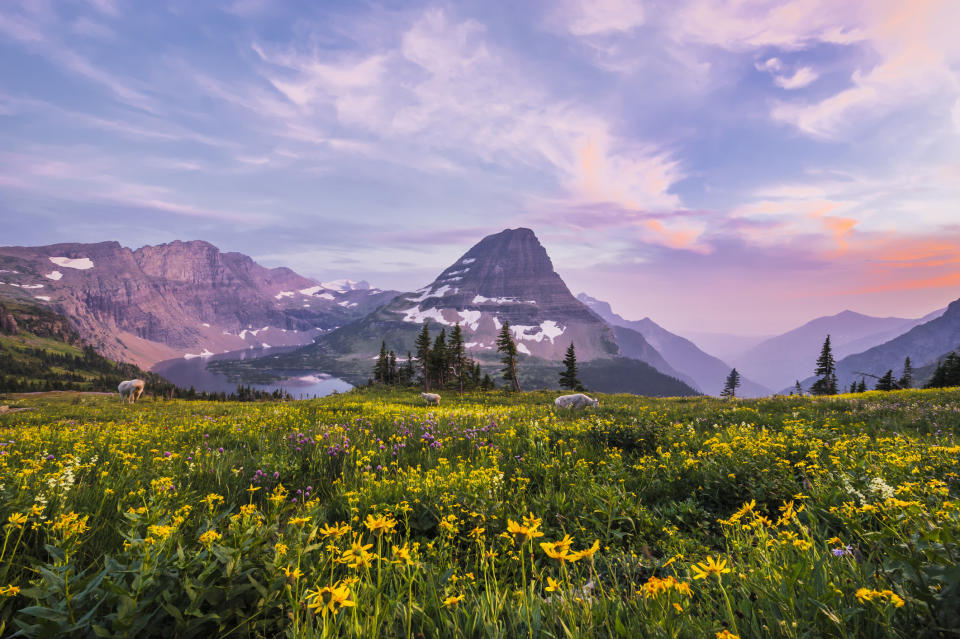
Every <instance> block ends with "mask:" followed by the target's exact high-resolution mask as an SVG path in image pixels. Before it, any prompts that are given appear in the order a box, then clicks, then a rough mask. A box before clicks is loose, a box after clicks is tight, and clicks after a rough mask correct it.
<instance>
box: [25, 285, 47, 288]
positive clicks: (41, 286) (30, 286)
mask: <svg viewBox="0 0 960 639" xmlns="http://www.w3.org/2000/svg"><path fill="white" fill-rule="evenodd" d="M20 288H43V284H21V285H20Z"/></svg>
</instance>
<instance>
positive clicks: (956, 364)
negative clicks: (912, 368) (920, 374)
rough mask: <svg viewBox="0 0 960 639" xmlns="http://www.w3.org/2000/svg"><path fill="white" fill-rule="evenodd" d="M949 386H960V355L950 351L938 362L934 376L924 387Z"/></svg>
mask: <svg viewBox="0 0 960 639" xmlns="http://www.w3.org/2000/svg"><path fill="white" fill-rule="evenodd" d="M948 386H960V356H958V355H957V353H956V352H953V353H950V354H949V355H947V356H946V357H945V358H944V359H943V360H942V361H940V362H938V363H937V368H936V370H934V372H933V376H932V377H931V378H930V381H928V382H927V383H926V384H925V385H924V388H946V387H948Z"/></svg>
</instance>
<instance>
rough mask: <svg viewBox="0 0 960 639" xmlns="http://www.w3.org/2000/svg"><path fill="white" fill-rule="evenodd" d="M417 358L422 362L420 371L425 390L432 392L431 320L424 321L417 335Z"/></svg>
mask: <svg viewBox="0 0 960 639" xmlns="http://www.w3.org/2000/svg"><path fill="white" fill-rule="evenodd" d="M415 345H416V347H417V360H418V361H419V362H420V372H421V374H422V375H423V390H425V391H427V392H428V393H429V392H430V322H424V323H423V328H422V329H421V330H420V333H419V334H418V335H417V341H416V344H415Z"/></svg>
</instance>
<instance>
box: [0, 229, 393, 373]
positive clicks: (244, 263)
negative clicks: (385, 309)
mask: <svg viewBox="0 0 960 639" xmlns="http://www.w3.org/2000/svg"><path fill="white" fill-rule="evenodd" d="M394 294H395V292H393V291H380V290H377V289H369V287H367V286H366V285H365V283H357V282H348V281H345V280H343V281H338V282H333V283H328V284H323V283H320V282H317V281H315V280H312V279H309V278H306V277H303V276H300V275H298V274H296V273H294V272H293V271H291V270H290V269H288V268H273V269H269V268H265V267H263V266H260V265H259V264H257V263H256V262H254V261H253V260H252V259H251V258H249V257H247V256H246V255H242V254H240V253H222V252H221V251H220V250H219V249H217V247H215V246H213V245H212V244H208V243H207V242H200V241H194V242H180V241H177V242H171V243H169V244H160V245H157V246H144V247H143V248H140V249H137V250H131V249H129V248H126V247H123V246H121V245H120V244H119V243H117V242H100V243H97V244H55V245H50V246H36V247H21V246H7V247H0V299H13V300H20V301H29V302H31V303H33V304H45V305H47V306H49V307H50V308H52V309H54V310H56V311H57V312H60V313H62V314H64V315H66V316H67V317H69V318H70V321H71V323H72V325H73V327H74V329H75V330H77V332H78V333H79V334H80V335H81V336H82V337H83V339H84V340H85V341H86V342H87V343H90V344H91V345H93V346H94V347H95V348H97V350H98V351H100V352H101V353H102V354H104V355H106V356H108V357H111V358H113V359H117V360H121V361H129V362H134V363H136V364H139V365H141V366H145V367H146V366H150V365H152V364H154V363H156V362H158V361H161V360H164V359H170V358H174V357H181V356H184V355H187V354H189V355H195V356H205V355H206V354H212V353H219V352H223V351H227V350H238V349H245V348H248V347H252V346H263V345H269V346H283V345H297V344H303V343H307V342H310V341H312V340H313V338H314V337H315V336H316V335H318V334H320V333H321V332H323V331H325V330H330V329H333V328H335V327H337V326H341V325H343V324H346V323H348V322H350V321H352V320H354V319H356V318H358V317H362V316H363V315H365V314H366V313H368V312H369V311H370V310H372V309H373V308H376V307H377V306H379V305H380V304H382V303H383V302H384V301H386V300H387V299H390V298H392V297H393V295H394Z"/></svg>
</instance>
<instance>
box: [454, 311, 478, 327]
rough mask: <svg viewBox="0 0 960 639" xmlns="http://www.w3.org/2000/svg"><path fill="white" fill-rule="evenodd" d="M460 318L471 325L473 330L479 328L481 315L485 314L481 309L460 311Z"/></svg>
mask: <svg viewBox="0 0 960 639" xmlns="http://www.w3.org/2000/svg"><path fill="white" fill-rule="evenodd" d="M458 314H459V315H460V319H461V320H463V323H464V324H465V325H467V326H469V327H470V330H471V331H475V330H477V327H478V326H479V325H480V317H481V316H482V315H483V313H481V312H480V311H459V313H458Z"/></svg>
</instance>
